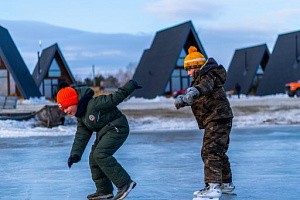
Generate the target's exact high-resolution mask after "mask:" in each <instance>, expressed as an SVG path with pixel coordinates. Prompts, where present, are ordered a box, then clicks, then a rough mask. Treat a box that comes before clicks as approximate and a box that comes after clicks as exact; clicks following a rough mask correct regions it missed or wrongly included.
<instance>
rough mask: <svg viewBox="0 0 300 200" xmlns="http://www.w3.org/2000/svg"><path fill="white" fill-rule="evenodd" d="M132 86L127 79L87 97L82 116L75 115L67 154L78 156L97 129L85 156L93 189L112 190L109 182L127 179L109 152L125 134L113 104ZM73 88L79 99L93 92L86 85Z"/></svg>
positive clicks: (122, 120)
mask: <svg viewBox="0 0 300 200" xmlns="http://www.w3.org/2000/svg"><path fill="white" fill-rule="evenodd" d="M135 89H136V86H135V85H134V83H133V82H132V81H129V82H128V83H126V84H125V85H124V86H123V87H120V88H119V89H118V90H117V91H116V92H115V93H113V94H109V95H100V96H98V97H94V98H92V99H90V100H89V102H88V104H87V107H86V111H85V113H84V115H83V117H78V118H77V131H76V135H75V139H74V142H73V146H72V150H71V153H70V155H71V156H72V155H78V156H79V159H81V156H82V154H83V152H84V150H85V148H86V146H87V144H88V142H89V140H90V138H91V136H92V133H93V132H97V135H96V140H95V142H94V144H93V146H92V150H91V153H90V156H89V164H90V169H91V173H92V179H93V181H94V182H95V185H96V187H97V192H101V193H105V194H109V193H112V191H113V185H112V183H113V184H115V185H116V186H117V187H122V186H123V185H124V184H126V183H127V182H128V181H129V180H130V176H129V175H128V173H127V172H126V171H125V170H124V168H123V167H122V166H121V165H120V164H119V163H118V162H117V160H116V159H115V158H114V157H113V154H114V153H115V152H116V151H117V150H118V149H119V148H120V147H121V146H122V144H123V143H124V142H125V140H126V138H127V136H128V134H129V125H128V122H127V119H126V117H125V115H123V114H122V113H121V112H120V110H119V109H118V108H117V105H118V104H119V103H121V102H122V101H124V99H125V98H126V97H128V96H129V95H130V94H131V93H132V92H133V91H134V90H135ZM76 91H77V93H78V100H79V101H80V99H81V98H83V97H84V96H85V95H94V91H93V90H92V89H90V88H88V87H80V88H77V89H76ZM77 112H78V111H77Z"/></svg>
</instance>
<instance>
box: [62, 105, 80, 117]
mask: <svg viewBox="0 0 300 200" xmlns="http://www.w3.org/2000/svg"><path fill="white" fill-rule="evenodd" d="M77 107H78V105H77V104H76V105H71V106H69V107H66V108H64V113H66V114H68V115H72V116H75V114H76V112H77Z"/></svg>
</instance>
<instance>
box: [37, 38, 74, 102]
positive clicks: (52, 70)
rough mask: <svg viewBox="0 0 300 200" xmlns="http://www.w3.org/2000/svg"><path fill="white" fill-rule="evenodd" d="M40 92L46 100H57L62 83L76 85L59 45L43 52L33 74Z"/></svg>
mask: <svg viewBox="0 0 300 200" xmlns="http://www.w3.org/2000/svg"><path fill="white" fill-rule="evenodd" d="M32 76H33V78H34V81H35V83H36V85H37V86H38V88H39V89H40V92H41V93H42V95H43V96H45V97H46V98H55V96H56V94H57V91H58V86H59V84H60V83H61V82H63V81H64V82H67V83H68V84H69V85H74V84H76V81H75V79H74V77H73V75H72V72H71V70H70V68H69V67H68V65H67V62H66V61H65V59H64V57H63V55H62V52H61V50H60V49H59V46H58V45H57V44H54V45H51V46H50V47H48V48H46V49H44V50H43V51H42V54H41V56H40V57H39V60H38V62H37V64H36V66H35V69H34V71H33V74H32Z"/></svg>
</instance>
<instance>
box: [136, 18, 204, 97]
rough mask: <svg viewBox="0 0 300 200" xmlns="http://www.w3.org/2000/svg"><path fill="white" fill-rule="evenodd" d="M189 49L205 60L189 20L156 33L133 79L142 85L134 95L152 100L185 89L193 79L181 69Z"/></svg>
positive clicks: (202, 49)
mask: <svg viewBox="0 0 300 200" xmlns="http://www.w3.org/2000/svg"><path fill="white" fill-rule="evenodd" d="M190 46H195V47H196V48H197V49H198V51H199V52H201V53H202V54H203V55H204V56H205V57H206V58H207V55H206V53H205V51H204V48H203V46H202V44H201V42H200V40H199V38H198V35H197V33H196V31H195V28H194V26H193V24H192V22H191V21H188V22H185V23H183V24H179V25H177V26H174V27H171V28H167V29H164V30H161V31H158V32H157V33H156V35H155V38H154V40H153V42H152V45H151V47H150V49H147V50H145V51H144V53H143V55H142V58H141V60H140V62H139V64H138V67H137V69H136V71H135V74H134V76H133V79H134V80H136V81H137V82H138V83H139V84H140V85H142V86H143V89H140V90H136V91H135V92H134V93H133V96H136V97H144V98H154V97H156V96H162V95H172V93H173V92H174V91H177V90H181V89H186V88H187V87H188V86H189V85H190V83H191V81H192V80H191V78H190V77H189V76H188V74H187V72H186V71H185V70H184V68H183V61H184V58H185V56H186V55H187V52H188V48H189V47H190Z"/></svg>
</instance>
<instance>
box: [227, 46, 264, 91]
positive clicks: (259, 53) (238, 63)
mask: <svg viewBox="0 0 300 200" xmlns="http://www.w3.org/2000/svg"><path fill="white" fill-rule="evenodd" d="M269 57H270V52H269V49H268V47H267V45H266V44H262V45H257V46H253V47H247V48H242V49H237V50H235V53H234V56H233V58H232V60H231V63H230V66H229V68H228V73H227V80H226V83H225V85H224V89H225V90H226V91H230V90H234V89H235V85H236V84H238V85H240V88H241V91H240V93H241V94H246V95H248V94H250V95H255V93H256V90H257V87H258V86H259V83H260V81H261V80H262V78H263V75H264V71H265V69H266V65H267V62H268V60H269Z"/></svg>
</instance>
